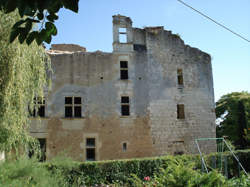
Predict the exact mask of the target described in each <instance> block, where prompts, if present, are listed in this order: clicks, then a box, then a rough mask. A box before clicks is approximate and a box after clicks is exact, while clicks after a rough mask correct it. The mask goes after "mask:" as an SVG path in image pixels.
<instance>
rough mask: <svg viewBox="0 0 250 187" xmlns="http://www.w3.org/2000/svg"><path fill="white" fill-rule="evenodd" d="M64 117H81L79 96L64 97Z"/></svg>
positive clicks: (80, 99)
mask: <svg viewBox="0 0 250 187" xmlns="http://www.w3.org/2000/svg"><path fill="white" fill-rule="evenodd" d="M65 117H66V118H72V117H79V118H80V117H82V98H81V97H65Z"/></svg>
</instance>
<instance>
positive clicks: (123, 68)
mask: <svg viewBox="0 0 250 187" xmlns="http://www.w3.org/2000/svg"><path fill="white" fill-rule="evenodd" d="M120 77H121V80H127V79H128V62H127V61H120Z"/></svg>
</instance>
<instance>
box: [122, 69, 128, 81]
mask: <svg viewBox="0 0 250 187" xmlns="http://www.w3.org/2000/svg"><path fill="white" fill-rule="evenodd" d="M127 79H128V70H121V80H127Z"/></svg>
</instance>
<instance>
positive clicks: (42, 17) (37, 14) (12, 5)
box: [0, 0, 79, 45]
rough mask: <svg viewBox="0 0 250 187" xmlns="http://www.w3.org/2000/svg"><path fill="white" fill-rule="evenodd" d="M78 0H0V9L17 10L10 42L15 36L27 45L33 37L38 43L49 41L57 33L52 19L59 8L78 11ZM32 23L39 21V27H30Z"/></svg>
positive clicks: (6, 10)
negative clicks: (17, 14)
mask: <svg viewBox="0 0 250 187" xmlns="http://www.w3.org/2000/svg"><path fill="white" fill-rule="evenodd" d="M78 2H79V0H32V1H27V0H0V10H3V11H4V13H10V12H13V11H15V10H16V9H17V10H18V13H19V16H20V17H19V18H18V19H17V20H16V21H15V22H13V23H12V30H11V35H10V36H9V38H10V42H13V41H14V40H15V38H16V37H18V40H19V42H20V43H23V42H24V41H26V43H27V44H28V45H29V44H31V43H32V41H33V40H34V39H35V40H36V42H37V44H38V45H40V44H41V43H42V42H43V41H45V42H46V43H50V42H51V37H52V35H56V34H57V29H56V26H55V25H54V21H55V20H57V19H58V16H57V13H58V12H59V10H60V9H61V8H63V7H64V8H66V9H69V10H71V11H73V12H78ZM32 23H40V28H39V29H37V30H34V29H32Z"/></svg>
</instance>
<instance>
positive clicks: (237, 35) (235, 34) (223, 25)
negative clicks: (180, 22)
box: [177, 0, 250, 42]
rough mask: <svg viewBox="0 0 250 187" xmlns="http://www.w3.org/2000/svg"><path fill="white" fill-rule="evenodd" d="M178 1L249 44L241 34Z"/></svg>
mask: <svg viewBox="0 0 250 187" xmlns="http://www.w3.org/2000/svg"><path fill="white" fill-rule="evenodd" d="M177 1H179V2H180V3H182V4H183V5H185V6H187V7H188V8H191V9H192V10H194V11H195V12H197V13H199V14H200V15H202V16H203V17H205V18H207V19H209V20H210V21H212V22H214V23H215V24H217V25H219V26H221V27H222V28H224V29H226V30H228V31H229V32H231V33H233V34H234V35H236V36H238V37H240V38H241V39H243V40H245V41H247V42H250V40H248V39H246V38H245V37H243V36H242V35H240V34H238V33H236V32H234V31H233V30H231V29H229V28H228V27H226V26H224V25H223V24H221V23H219V22H217V21H215V20H214V19H212V18H210V17H209V16H207V15H205V14H203V13H202V12H200V11H199V10H196V9H195V8H193V7H191V6H190V5H188V4H186V3H184V2H183V1H181V0H177Z"/></svg>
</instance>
